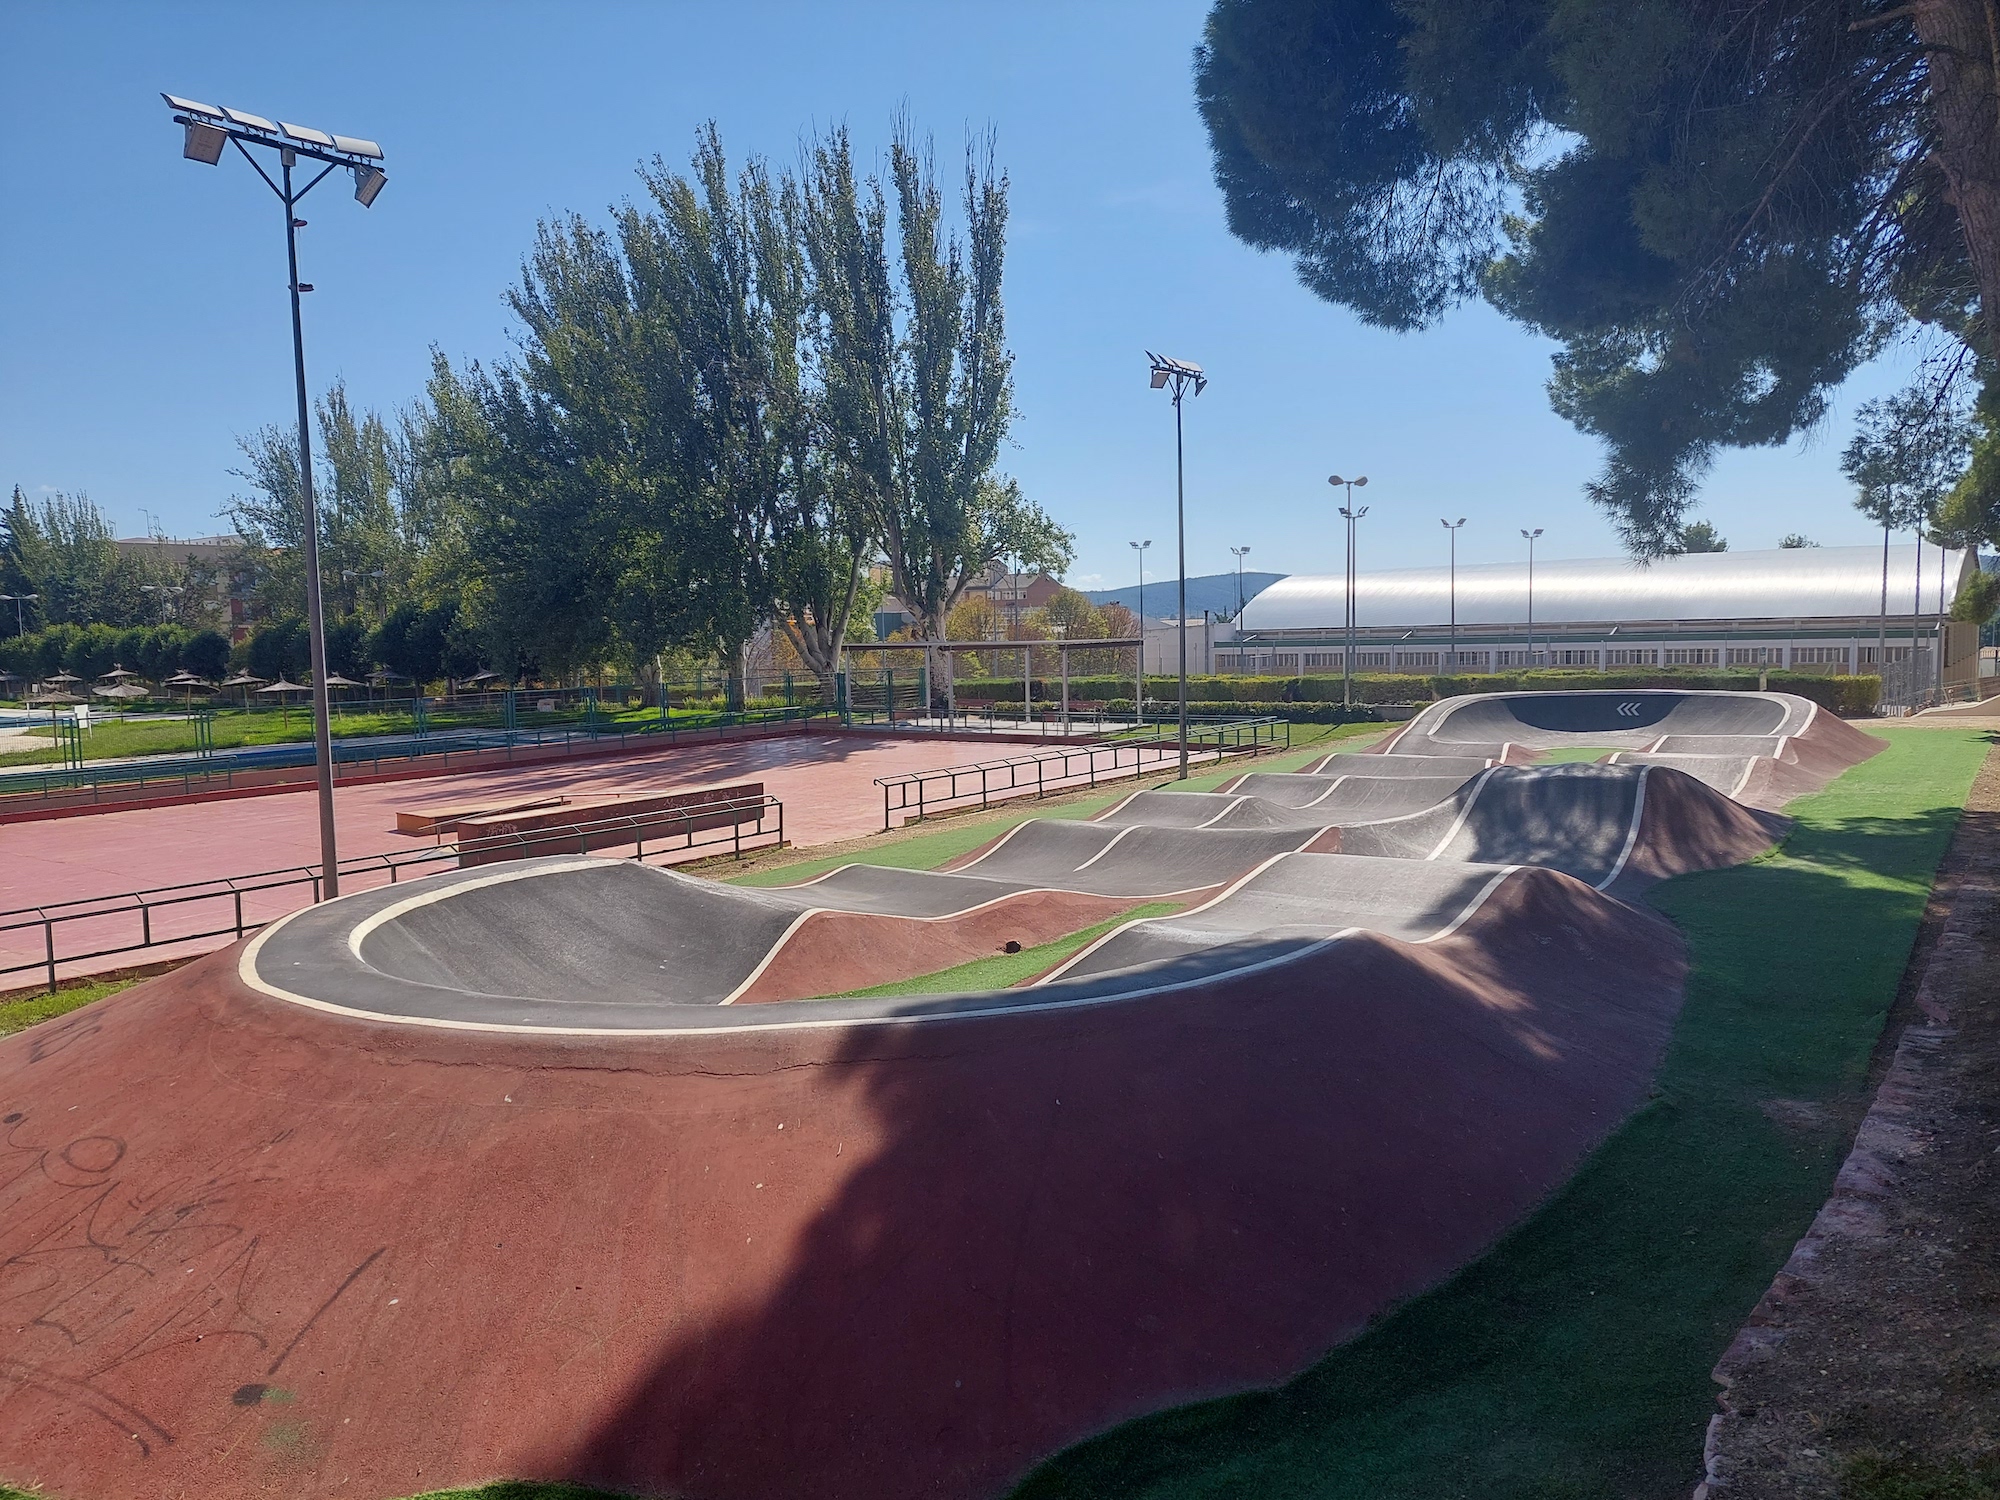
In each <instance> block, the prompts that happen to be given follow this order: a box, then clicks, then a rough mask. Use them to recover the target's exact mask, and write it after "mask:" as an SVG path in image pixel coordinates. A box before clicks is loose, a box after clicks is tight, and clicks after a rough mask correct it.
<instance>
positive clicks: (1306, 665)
mask: <svg viewBox="0 0 2000 1500" xmlns="http://www.w3.org/2000/svg"><path fill="white" fill-rule="evenodd" d="M1909 656H1910V645H1909V642H1908V641H1907V640H1906V641H1904V643H1903V644H1902V645H1896V644H1894V643H1893V642H1892V643H1890V644H1889V645H1888V646H1887V647H1886V648H1882V649H1880V650H1879V651H1878V648H1877V646H1876V644H1875V642H1873V641H1867V642H1862V641H1858V640H1851V641H1847V642H1843V643H1839V644H1834V645H1810V646H1806V645H1795V644H1791V643H1789V642H1781V643H1775V644H1770V645H1760V646H1730V645H1721V644H1717V645H1703V646H1650V645H1646V646H1611V645H1598V646H1548V647H1542V646H1537V647H1536V648H1535V649H1534V650H1533V651H1532V652H1530V651H1529V650H1528V648H1527V647H1526V646H1525V645H1522V646H1478V647H1467V648H1461V649H1460V650H1459V651H1457V652H1456V653H1453V652H1450V651H1436V650H1427V649H1417V648H1402V649H1398V648H1397V647H1394V646H1390V647H1387V648H1373V649H1366V650H1364V649H1359V648H1357V649H1356V651H1355V653H1354V670H1355V671H1357V672H1419V673H1438V672H1447V673H1461V672H1510V671H1521V670H1523V669H1525V668H1528V667H1578V668H1583V669H1586V670H1590V671H1612V670H1615V669H1617V668H1619V667H1766V668H1771V669H1777V670H1793V671H1806V672H1822V673H1826V674H1828V675H1841V674H1847V673H1855V672H1868V671H1873V670H1874V669H1875V667H1876V666H1877V665H1878V664H1879V663H1880V662H1884V661H1888V662H1898V661H1907V660H1908V659H1909ZM1215 670H1216V671H1217V672H1221V673H1226V674H1240V675H1244V676H1255V677H1299V676H1315V675H1319V674H1322V673H1326V672H1340V671H1344V670H1345V654H1344V653H1343V652H1342V651H1339V650H1331V651H1329V650H1318V651H1303V650H1286V649H1283V648H1276V647H1264V646H1261V645H1252V644H1249V643H1246V644H1244V645H1243V646H1240V647H1237V648H1235V649H1231V648H1230V647H1228V646H1225V645H1222V644H1221V643H1217V646H1216V649H1215Z"/></svg>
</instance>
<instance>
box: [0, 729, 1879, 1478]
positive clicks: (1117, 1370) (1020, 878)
mask: <svg viewBox="0 0 2000 1500" xmlns="http://www.w3.org/2000/svg"><path fill="white" fill-rule="evenodd" d="M1566 745H1590V746H1601V747H1603V748H1604V749H1605V751H1606V753H1607V755H1609V756H1611V757H1612V758H1611V759H1610V760H1608V761H1605V762H1601V763H1595V764H1551V765H1537V764H1533V763H1532V762H1533V761H1534V759H1535V757H1536V756H1538V755H1540V754H1541V753H1543V752H1545V751H1547V750H1549V749H1553V748H1558V747H1562V746H1566ZM1879 748H1880V742H1879V741H1877V740H1875V739H1873V738H1871V737H1869V736H1866V735H1863V734H1861V733H1860V732H1859V731H1857V730H1855V729H1853V728H1852V727H1851V726H1849V725H1846V724H1844V723H1842V722H1841V721H1839V720H1838V719H1835V718H1833V717H1832V716H1831V715H1827V714H1823V713H1820V712H1818V711H1817V710H1815V709H1814V708H1813V706H1812V705H1811V704H1809V703H1805V702H1803V701H1802V700H1799V699H1796V698H1791V697H1787V696H1785V695H1782V694H1721V693H1696V692H1659V693H1623V694H1619V693H1569V694H1502V695H1491V696H1485V697H1477V698H1464V699H1452V700H1447V701H1446V702H1443V703H1440V704H1437V705H1434V706H1433V707H1432V708H1430V709H1427V710H1426V711H1425V712H1424V713H1422V714H1420V715H1419V716H1418V717H1417V718H1416V719H1414V720H1412V721H1411V722H1410V723H1409V724H1408V725H1407V726H1406V727H1405V728H1404V729H1403V730H1402V731H1400V732H1399V733H1398V735H1397V736H1396V737H1395V739H1394V740H1393V741H1391V742H1390V743H1389V744H1387V745H1386V746H1384V747H1383V751H1382V753H1379V754H1370V753H1362V754H1348V755H1337V756H1331V757H1328V758H1327V759H1326V760H1324V761H1322V762H1320V763H1319V764H1317V765H1315V766H1313V767H1311V768H1309V769H1308V770H1307V771H1305V772H1302V773H1298V774H1291V775H1285V774H1271V773H1252V774H1250V775H1246V776H1243V777H1239V778H1238V779H1237V780H1236V781H1235V782H1233V783H1231V784H1228V785H1226V786H1224V787H1223V788H1222V789H1221V790H1219V791H1217V792H1213V793H1185V792H1164V791H1160V792H1156V791H1142V792H1138V793H1135V794H1134V795H1132V796H1130V797H1128V798H1126V799H1125V800H1124V801H1122V802H1120V803H1119V804H1117V805H1116V806H1115V807H1113V808H1111V809H1110V810H1109V811H1107V812H1106V813H1104V814H1103V815H1101V816H1100V817H1098V818H1097V819H1095V820H1093V821H1090V822H1065V821H1057V820H1040V819H1038V820H1031V821H1029V822H1026V823H1023V824H1021V825H1019V826H1018V827H1017V828H1016V829H1014V830H1013V831H1012V832H1010V833H1009V834H1007V835H1006V836H1004V837H1003V838H1001V839H998V840H996V841H994V843H993V844H991V845H989V846H988V847H987V848H985V849H983V850H980V851H977V852H975V853H974V854H973V855H971V856H969V857H967V858H966V859H964V860H963V861H961V862H960V863H959V864H958V865H957V866H956V867H955V868H952V869H949V870H944V871H935V872H933V871H910V870H891V869H882V868H877V867H873V866H868V865H864V864H856V865H850V866H847V867H844V868H842V869H839V870H836V871H834V872H833V873H831V874H829V875H826V876H823V877H821V878H819V879H817V880H814V881H810V882H807V883H805V884H801V885H797V886H792V887H786V888H778V889H764V890H748V889H740V888H735V887H729V886H721V885H716V884H713V883H710V882H705V881H701V880H698V879H693V878H690V877H687V876H683V875H678V874H675V873H673V872H672V871H668V870H659V869H653V868H649V867H645V866H641V865H637V864H628V863H617V862H612V861H607V860H596V859H587V858H585V859H555V860H538V861H524V862H521V863H518V864H512V865H508V866H504V867H501V868H498V869H496V868H494V867H491V866H488V867H482V868H480V869H476V870H466V871H456V872H451V873H448V874H444V875H439V876H434V877H431V878H429V879H425V880H421V881H416V882H412V883H410V884H407V885H399V886H396V887H392V888H390V889H388V890H383V891H369V892H364V893H361V894H358V895H354V896H349V897H347V898H344V899H342V900H339V901H335V902H330V903H327V904H326V905H323V906H319V907H315V908H311V909H309V910H307V911H304V912H300V913H298V914H296V915H294V916H292V917H289V918H287V919H285V920H283V921H281V922H278V923H276V924H274V925H272V926H271V927H268V928H266V929H265V930H264V931H263V932H262V933H260V934H259V935H258V936H257V937H255V938H253V939H251V940H250V941H249V942H247V943H245V944H242V945H239V946H238V947H236V948H233V949H230V950H227V951H225V952H222V953H218V954H214V955H211V956H210V957H208V958H205V959H202V960H199V961H197V962H195V963H193V964H190V965H188V966H187V967H185V968H183V969H180V970H178V971H176V972H174V973H171V974H167V975H163V976H161V977H159V978H157V979H153V980H150V981H147V982H145V983H143V984H140V985H138V986H135V987H134V988H132V989H131V990H128V991H126V992H124V993H122V994H120V995H117V996H114V997H112V998H111V999H109V1000H105V1001H102V1002H100V1003H98V1004H96V1005H93V1006H90V1007H87V1008H86V1009H84V1010H81V1011H78V1012H76V1013H74V1014H73V1015H71V1016H70V1017H67V1018H65V1019H63V1020H61V1021H57V1022H51V1023H47V1024H44V1025H42V1026H38V1027H34V1028H31V1029H30V1030H29V1031H27V1032H24V1033H22V1034H20V1035H19V1036H16V1037H14V1038H11V1039H9V1040H6V1041H0V1479H4V1480H6V1481H8V1482H12V1483H16V1484H20V1483H28V1484H39V1485H42V1486H45V1487H46V1489H47V1490H48V1491H49V1493H50V1494H51V1495H52V1496H55V1497H73V1500H76V1497H90V1500H127V1497H129V1500H141V1497H144V1500H162V1497H181V1496H187V1497H192V1496H202V1497H207V1500H235V1497H253V1496H254V1497H264V1496H272V1497H275V1496H285V1497H287V1500H314V1497H321V1496H329V1497H330V1496H336V1495H337V1496H365V1497H386V1496H394V1495H404V1494H408V1493H412V1492H415V1491H419V1490H424V1489H432V1488H439V1487H443V1486H446V1485H450V1484H461V1483H470V1482H475V1481H478V1480H481V1479H485V1478H491V1477H496V1476H512V1477H525V1478H541V1479H571V1480H576V1481H579V1482H585V1483H592V1484H597V1485H602V1486H605V1487H607V1488H614V1489H626V1490H631V1491H635V1492H639V1493H645V1494H658V1493H671V1494H676V1495H689V1496H696V1497H704V1500H706V1497H716V1500H752V1497H758V1500H762V1497H770V1496H793V1495H796V1496H834V1497H845V1496H854V1497H861V1496H868V1497H901V1496H921V1495H935V1494H951V1495H991V1494H997V1493H999V1492H1001V1491H1003V1490H1004V1489H1005V1488H1006V1486H1007V1485H1008V1484H1009V1483H1010V1482H1011V1481H1013V1480H1014V1479H1016V1478H1018V1476H1019V1475H1020V1474H1021V1473H1022V1472H1023V1471H1024V1470H1025V1469H1026V1468H1028V1467H1029V1466H1030V1465H1031V1464H1033V1463H1034V1462H1035V1461H1036V1460H1038V1459H1039V1458H1041V1457H1043V1456H1045V1455H1047V1454H1048V1453H1050V1452H1052V1451H1053V1450H1055V1449H1057V1448H1058V1447H1060V1446H1062V1445H1063V1444H1065V1443H1067V1442H1069V1441H1072V1440H1074V1439H1076V1438H1078V1437H1081V1436H1083V1435H1085V1434H1088V1433H1090V1432H1093V1431H1096V1430H1099V1429H1101V1428H1103V1427H1105V1426H1107V1425H1109V1424H1111V1423H1113V1422H1116V1421H1118V1420H1121V1419H1123V1418H1125V1417H1129V1416H1132V1415H1136V1414H1138V1413H1142V1412H1145V1411H1149V1410H1153V1409H1156V1408H1158V1407H1160V1406H1163V1405H1166V1404H1169V1403H1172V1402H1177V1401H1182V1400H1188V1399H1193V1398H1197V1397H1202V1396H1208V1395H1214V1394H1217V1393H1222V1392H1228V1391H1237V1390H1243V1389H1246V1388H1250V1387H1255V1386H1259V1385H1267V1384H1270V1383H1272V1382H1276V1381H1280V1380H1283V1379H1285V1378H1287V1377H1288V1376H1290V1375H1292V1374H1294V1373H1296V1372H1297V1371H1299V1370H1300V1369H1302V1368H1303V1367H1305V1366H1306V1365H1308V1364H1310V1363H1311V1362H1312V1361H1313V1360H1314V1359H1316V1358H1317V1357H1319V1356H1320V1355H1321V1354H1323V1353H1324V1352H1325V1351H1326V1350H1327V1349H1328V1348H1329V1347H1331V1346H1332V1345H1334V1344H1336V1343H1338V1342H1339V1341H1340V1340H1341V1339H1343V1338H1345V1337H1348V1336H1349V1335H1351V1334H1352V1333H1353V1332H1355V1331H1356V1330H1357V1329H1359V1328H1360V1327H1361V1326H1362V1325H1363V1324H1364V1323H1365V1322H1366V1321H1367V1320H1368V1319H1369V1318H1370V1317H1372V1316H1374V1315H1376V1314H1378V1313H1379V1312H1381V1311H1382V1310H1383V1309H1384V1308H1385V1307H1387V1306H1388V1305H1389V1304H1391V1303H1393V1302H1395V1301H1396V1300H1398V1299H1400V1298H1403V1297H1407V1296H1409V1295H1411V1294H1413V1293H1415V1292H1418V1291H1421V1290H1422V1289H1424V1288H1425V1287H1427V1286H1430V1285H1432V1284H1434V1283H1436V1282H1437V1281H1438V1280H1440V1279H1441V1278H1442V1277H1444V1276H1446V1275H1448V1274H1449V1273H1450V1272H1452V1271H1453V1270H1454V1269H1456V1268H1458V1267H1460V1266H1462V1265H1464V1264H1465V1263H1466V1262H1467V1261H1468V1260H1470V1259H1471V1258H1473V1257H1474V1256H1476V1255H1478V1254H1479V1253H1480V1251H1481V1250H1482V1249H1484V1248H1485V1247H1486V1246H1488V1245H1490V1244H1491V1243H1492V1242H1493V1240H1494V1239H1495V1238H1496V1237H1497V1236H1498V1235H1499V1234H1501V1233H1502V1232H1503V1231H1504V1230H1505V1229H1506V1228H1507V1227H1508V1226H1509V1225H1511V1224H1512V1223H1514V1222H1516V1221H1517V1220H1518V1219H1520V1218H1521V1217H1522V1216H1523V1215H1524V1214H1525V1213H1527V1212H1528V1211H1530V1210H1531V1209H1532V1208H1533V1207H1534V1205H1535V1204H1536V1203H1537V1202H1538V1201H1540V1200H1541V1199H1542V1198H1543V1197H1545V1196H1546V1195H1547V1194H1548V1193H1549V1192H1550V1191H1551V1190H1552V1189H1553V1188H1554V1187H1556V1186H1557V1185H1558V1184H1560V1183H1561V1182H1562V1181H1563V1180H1564V1178H1565V1177H1566V1176H1567V1175H1568V1174H1569V1173H1570V1172H1571V1171H1572V1170H1573V1169H1574V1167H1575V1166H1576V1164H1577V1163H1578V1162H1579V1161H1580V1159H1581V1158H1582V1157H1583V1156H1584V1154H1585V1153H1587V1152H1588V1151H1589V1150H1590V1149H1591V1148H1592V1147H1593V1146H1595V1145H1596V1144H1597V1143H1598V1142H1599V1141H1600V1140H1602V1139H1603V1137H1604V1136H1605V1135H1606V1133H1608V1132H1609V1131H1610V1130H1611V1129H1612V1128H1613V1127H1615V1126H1616V1125H1617V1124H1618V1122H1619V1121H1620V1120H1622V1119H1623V1118H1624V1117H1625V1116H1626V1115H1627V1114H1628V1113H1629V1112H1630V1111H1631V1110H1632V1108H1633V1107H1634V1106H1635V1105H1636V1103H1637V1102H1638V1101H1639V1100H1640V1099H1641V1098H1642V1097H1643V1095H1644V1092H1645V1089H1646V1086H1647V1082H1648V1080H1649V1078H1650V1076H1651V1074H1652V1071H1653V1069H1654V1067H1655V1065H1656V1064H1657V1062H1658V1060H1659V1057H1660V1054H1661V1052H1662V1050H1663V1048H1664V1046H1665V1044H1666V1041H1667V1038H1668V1035H1669V1032H1670V1030H1671V1027H1672V1024H1673V1020H1674V1016H1675V1013H1676V1010H1677V1008H1678V1005H1679V1002H1680V994H1681V981H1682V972H1683V961H1682V957H1681V948H1680V943H1679V940H1678V938H1677V936H1676V934H1675V933H1674V932H1673V930H1672V929H1671V927H1669V926H1668V925H1667V924H1666V923H1665V922H1664V921H1662V920H1661V919H1660V918H1658V917H1657V916H1656V915H1654V914H1652V912H1651V911H1650V910H1649V909H1648V908H1647V907H1645V906H1644V905H1643V902H1642V892H1643V890H1644V888H1645V886H1646V885H1647V884H1648V883H1650V882H1652V881H1656V880H1659V879H1661V878H1664V877H1667V876H1670V875H1674V874H1678V873H1682V872H1686V871H1691V870H1699V869H1706V868H1713V867H1717V866H1721V865H1726V864H1730V863H1733V862H1737V861H1741V860H1743V859H1746V858H1749V857H1751V856H1752V855H1754V854H1756V853H1758V852H1759V851H1761V850H1763V849H1764V848H1767V847H1768V846H1769V845H1770V844H1771V842H1772V841H1773V840H1774V839H1775V838H1776V837H1777V836H1778V835H1779V833H1780V831H1781V829H1782V827H1783V820H1782V819H1781V818H1779V817H1778V816H1776V815H1775V813H1774V812H1773V809H1774V808H1775V807H1776V806H1778V805H1779V804H1780V803H1781V802H1782V801H1783V800H1784V799H1785V798H1786V797H1788V796H1790V795H1793V794H1795V793H1796V792H1797V791H1800V790H1804V789H1806V788H1808V787H1810V786H1815V785H1818V784H1821V783H1823V782H1824V781H1825V780H1826V779H1827V778H1829V777H1830V776H1831V775H1833V774H1835V773H1836V772H1837V771H1838V770H1840V769H1842V768H1844V767H1845V766H1847V765H1851V764H1853V763H1855V762H1856V761H1858V760H1860V759H1862V758H1863V757H1865V756H1866V755H1868V754H1871V753H1873V752H1874V751H1875V750H1877V749H1879ZM1143 901H1165V902H1169V903H1171V904H1173V905H1174V906H1175V908H1176V910H1175V911H1174V913H1173V914H1172V915H1169V916H1165V917H1155V918H1151V919H1148V920H1138V921H1125V922H1122V923H1119V922H1115V920H1114V919H1115V918H1117V917H1118V916H1119V915H1120V914H1121V913H1124V912H1127V911H1129V910H1130V909H1131V907H1133V906H1134V905H1135V904H1137V903H1139V902H1143ZM1105 922H1113V923H1114V925H1112V926H1111V928H1110V930H1109V931H1108V932H1106V933H1105V934H1104V935H1103V936H1102V937H1100V938H1099V939H1098V940H1096V941H1095V942H1093V943H1091V944H1090V945H1088V946H1087V947H1085V948H1084V949H1083V950H1082V951H1080V952H1078V953H1076V954H1074V955H1073V956H1072V957H1070V958H1069V959H1068V960H1067V961H1066V962H1064V963H1063V964H1061V965H1060V966H1058V967H1057V968H1055V969H1054V970H1053V971H1052V972H1049V973H1046V974H1043V975H1041V976H1038V977H1037V978H1036V979H1035V980H1033V981H1032V982H1029V983H1027V984H1025V985H1022V986H1018V987H1015V988H1011V989H1004V990H998V991H988V992H979V993H963V994H939V995H923V996H915V997H904V998H897V999H883V998H867V997H850V998H837V997H838V996H841V995H843V994H845V993H846V992H850V991H855V990H861V989H866V988H869V987H871V986H875V985H880V984H884V983H887V982H889V981H891V980H895V979H902V978H908V977H912V976H915V975H919V974H926V973H932V972H935V971H939V970H942V969H945V968H948V967H951V966H952V965H954V964H957V963H960V962H963V961H965V960H966V959H969V958H975V957H980V956H984V955H986V954H990V953H993V952H994V951H996V950H997V949H999V948H1000V947H1001V946H1002V945H1003V944H1005V943H1008V942H1018V943H1020V944H1021V945H1023V946H1033V945H1034V944H1037V943H1040V942H1044V941H1048V940H1050V939H1053V938H1055V937H1058V936H1060V935H1062V934H1065V933H1070V932H1075V931H1078V930H1080V929H1082V928H1085V927H1090V926H1093V925H1099V924H1102V923H1105Z"/></svg>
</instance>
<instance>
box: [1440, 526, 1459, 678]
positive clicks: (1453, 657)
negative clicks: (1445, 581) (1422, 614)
mask: <svg viewBox="0 0 2000 1500" xmlns="http://www.w3.org/2000/svg"><path fill="white" fill-rule="evenodd" d="M1464 524H1465V517H1464V516H1460V517H1459V518H1458V519H1457V520H1456V521H1447V520H1445V519H1444V517H1442V516H1439V517H1438V525H1440V526H1442V527H1443V528H1444V529H1445V531H1446V532H1447V533H1449V534H1450V536H1451V627H1450V628H1451V637H1450V638H1451V645H1450V647H1449V648H1448V650H1447V653H1446V657H1445V664H1446V665H1447V666H1449V667H1450V668H1451V670H1452V671H1453V672H1456V671H1457V670H1458V528H1459V527H1461V526H1463V525H1464Z"/></svg>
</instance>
